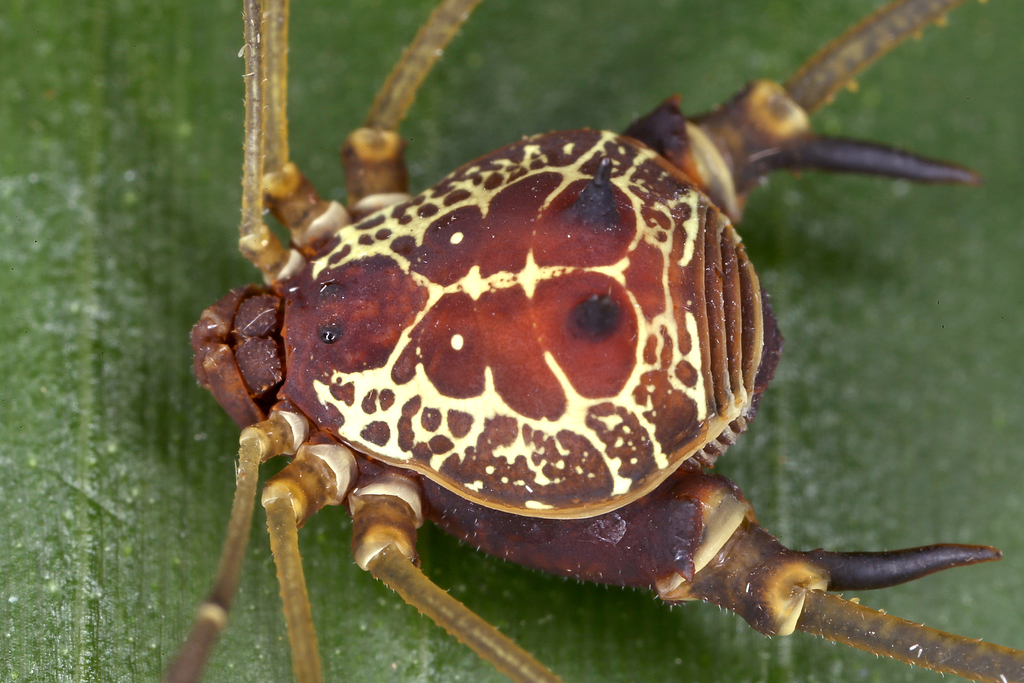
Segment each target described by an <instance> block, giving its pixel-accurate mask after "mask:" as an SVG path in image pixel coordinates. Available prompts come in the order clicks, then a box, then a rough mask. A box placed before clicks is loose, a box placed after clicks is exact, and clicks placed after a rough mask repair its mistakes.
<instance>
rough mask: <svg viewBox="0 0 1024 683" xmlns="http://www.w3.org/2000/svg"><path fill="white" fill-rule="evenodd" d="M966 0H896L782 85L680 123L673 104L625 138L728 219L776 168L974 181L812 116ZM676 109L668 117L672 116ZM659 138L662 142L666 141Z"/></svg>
mask: <svg viewBox="0 0 1024 683" xmlns="http://www.w3.org/2000/svg"><path fill="white" fill-rule="evenodd" d="M963 1H964V0H893V2H890V3H889V4H888V5H886V6H885V7H883V8H882V9H880V10H878V11H877V12H875V13H874V14H872V15H871V16H869V17H868V18H867V19H865V20H864V21H862V22H860V23H859V24H857V25H855V26H853V27H852V28H850V29H849V30H848V31H846V32H845V33H844V34H843V35H841V36H840V37H839V38H837V39H836V40H834V41H832V42H831V43H829V44H828V45H827V46H825V47H824V48H823V49H822V50H821V51H819V52H818V53H817V54H816V55H814V56H813V57H812V58H811V59H809V60H808V61H807V62H806V63H805V64H804V65H803V66H802V67H801V68H800V69H798V70H797V72H796V73H795V74H793V76H792V77H791V78H790V79H789V80H788V81H787V82H786V84H785V85H780V84H778V83H774V82H772V81H765V80H762V81H755V82H753V83H751V84H750V85H749V86H747V87H746V88H744V89H743V90H742V91H741V92H740V93H739V94H737V95H736V97H734V98H733V99H732V100H731V101H729V102H727V103H725V104H724V105H722V106H720V107H718V108H717V109H715V110H714V111H711V112H708V113H707V114H703V115H701V116H697V117H694V118H693V119H691V120H690V121H687V122H685V123H676V122H675V121H674V118H680V119H681V117H682V115H681V114H679V112H678V109H677V108H675V109H674V107H675V105H676V104H678V102H677V101H673V100H670V101H668V102H666V104H665V105H662V107H660V108H659V109H657V110H655V111H654V112H653V113H652V114H651V115H649V116H647V117H645V118H644V119H641V120H639V121H637V122H635V123H634V124H633V125H632V126H630V129H629V130H628V131H627V135H634V136H637V135H638V134H639V135H640V139H642V140H643V141H644V142H646V143H647V144H649V145H652V146H654V147H655V149H658V148H659V147H665V146H667V147H668V151H669V154H667V155H666V156H668V158H669V159H670V160H671V161H672V162H673V163H675V164H676V165H677V166H679V167H680V168H682V169H684V171H686V172H687V173H688V174H689V175H690V176H691V177H692V178H693V179H694V180H695V181H696V182H697V183H698V184H699V185H700V186H701V187H702V189H705V190H706V191H707V192H709V193H710V196H712V198H713V199H714V200H715V202H716V203H717V204H719V206H721V207H722V208H724V209H725V211H726V212H727V213H728V214H729V217H730V218H732V219H733V220H734V221H736V220H739V219H740V217H741V214H742V210H743V204H744V202H745V200H746V195H747V193H748V192H750V191H751V190H752V189H753V188H755V187H757V186H758V185H760V183H761V180H762V179H763V178H764V177H765V176H766V175H768V174H769V173H771V172H772V171H777V170H780V169H790V170H800V169H817V170H823V171H835V172H841V173H866V174H871V175H882V176H889V177H896V178H906V179H909V180H914V181H918V182H929V183H960V184H977V183H979V182H980V181H981V178H980V177H979V176H978V174H977V173H975V172H973V171H971V170H969V169H966V168H964V167H962V166H958V165H956V164H950V163H947V162H944V161H938V160H935V159H929V158H925V157H921V156H918V155H915V154H910V153H908V152H904V151H901V150H898V149H893V148H890V147H885V146H882V145H878V144H874V143H869V142H861V141H858V140H849V139H845V138H829V137H824V136H820V135H816V134H814V132H813V131H812V130H811V126H810V118H809V115H810V113H811V112H813V111H814V110H815V109H817V108H818V107H820V106H822V105H824V104H827V103H828V102H830V101H831V99H832V97H833V96H834V95H835V93H836V91H837V90H838V89H839V88H841V87H843V86H844V85H847V84H849V83H851V82H852V81H853V79H854V77H855V76H856V75H857V74H858V73H859V72H860V71H862V70H863V69H865V68H867V67H868V66H869V65H870V64H871V63H873V62H874V61H875V60H877V59H879V58H880V57H882V55H884V54H885V53H886V52H888V51H889V50H891V49H892V48H893V47H895V46H896V45H898V44H899V43H901V42H902V41H904V40H905V39H906V38H908V37H910V36H912V35H916V34H918V33H920V32H921V31H923V30H924V29H925V27H927V26H928V24H930V23H940V22H941V21H942V19H943V17H944V16H945V14H946V13H947V12H949V11H950V10H952V9H953V8H955V7H956V6H957V5H959V4H961V3H962V2H963ZM673 109H674V111H673ZM666 132H667V133H668V135H666Z"/></svg>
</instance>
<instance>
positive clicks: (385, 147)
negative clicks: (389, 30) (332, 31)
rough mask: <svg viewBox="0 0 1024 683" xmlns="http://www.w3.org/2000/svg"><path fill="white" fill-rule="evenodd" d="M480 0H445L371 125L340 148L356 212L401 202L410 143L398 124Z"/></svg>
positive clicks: (391, 81)
mask: <svg viewBox="0 0 1024 683" xmlns="http://www.w3.org/2000/svg"><path fill="white" fill-rule="evenodd" d="M479 2H480V0H443V2H441V4H440V5H438V6H437V8H436V9H435V10H434V11H433V13H432V14H431V15H430V18H429V19H427V22H426V23H425V24H424V25H423V26H422V28H420V30H419V33H417V34H416V37H415V38H413V41H412V43H410V44H409V47H407V48H406V49H405V52H404V53H403V54H402V58H401V59H400V60H399V61H398V63H397V64H396V65H395V67H394V68H393V69H392V70H391V74H390V75H389V76H388V78H387V80H386V81H385V82H384V86H383V87H382V88H381V89H380V92H378V93H377V97H376V98H375V99H374V102H373V106H372V107H371V108H370V113H369V114H368V115H367V117H366V124H365V125H364V126H363V127H362V128H357V129H356V130H354V131H353V132H352V134H351V135H349V136H348V139H347V140H346V141H345V146H344V147H343V148H342V150H341V161H342V164H343V165H344V167H345V183H346V186H347V188H348V206H349V210H351V211H352V212H353V213H354V214H355V215H356V216H361V215H365V214H366V213H369V212H371V211H374V210H376V209H378V208H381V207H383V206H387V205H389V204H392V203H396V202H397V201H401V200H402V199H403V198H404V196H405V195H406V193H407V192H408V189H409V187H408V184H409V177H408V173H407V171H406V167H405V157H404V155H403V152H404V150H405V142H404V141H403V140H402V139H401V137H399V135H398V133H397V132H396V131H397V130H398V124H399V123H401V121H402V119H403V118H405V114H406V112H407V111H408V110H409V107H410V106H411V105H412V103H413V100H414V99H415V98H416V91H417V90H419V87H420V84H422V83H423V79H424V78H426V77H427V74H428V73H430V69H431V67H433V66H434V63H435V62H436V61H437V60H438V58H439V57H440V56H441V53H442V52H443V51H444V48H445V46H447V45H448V43H449V41H451V39H452V38H453V37H454V36H455V33H456V31H458V30H459V26H461V25H462V23H463V22H464V21H465V20H466V19H468V18H469V15H470V13H471V12H472V11H473V8H474V7H476V6H477V4H479Z"/></svg>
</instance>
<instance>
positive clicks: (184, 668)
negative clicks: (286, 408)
mask: <svg viewBox="0 0 1024 683" xmlns="http://www.w3.org/2000/svg"><path fill="white" fill-rule="evenodd" d="M292 442H293V434H292V427H291V425H290V423H289V422H288V420H287V419H285V418H284V417H282V415H281V414H280V413H273V414H272V415H271V416H270V418H268V419H267V420H265V421H263V422H260V423H258V424H255V425H253V426H251V427H247V428H246V429H245V430H244V431H243V432H242V435H241V436H240V437H239V448H238V469H237V470H236V473H235V484H236V488H235V499H234V502H233V503H232V505H231V518H230V521H229V522H228V533H227V538H226V539H225V541H224V550H223V551H222V552H221V558H220V566H219V567H218V569H217V578H216V579H215V581H214V585H213V589H212V590H211V591H210V595H209V597H207V599H206V601H205V602H204V603H203V604H202V605H200V607H199V610H198V613H197V614H196V619H195V622H194V623H193V625H192V630H191V631H190V632H189V635H188V637H187V638H186V639H185V643H184V644H183V645H182V646H181V649H180V650H178V654H177V656H176V657H175V659H174V662H173V663H172V664H171V666H170V668H168V669H167V673H166V675H165V676H164V681H165V683H193V682H194V681H198V680H199V677H200V675H201V674H202V671H203V668H204V667H205V666H206V662H207V660H208V659H209V657H210V651H211V650H212V649H213V645H214V643H216V641H217V637H218V636H219V635H220V632H221V631H223V630H224V627H225V626H226V625H227V620H228V610H230V609H231V601H232V600H233V599H234V597H235V592H236V590H237V588H238V578H239V575H240V574H241V571H242V559H243V558H244V556H245V546H246V544H247V543H248V541H249V530H250V527H251V526H252V510H253V506H254V504H255V498H256V479H257V470H258V468H259V464H260V463H261V462H263V461H264V460H266V459H267V458H270V457H273V456H275V455H279V454H282V453H288V452H291V451H292V450H294V447H293V444H292Z"/></svg>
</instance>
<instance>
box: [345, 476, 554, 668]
mask: <svg viewBox="0 0 1024 683" xmlns="http://www.w3.org/2000/svg"><path fill="white" fill-rule="evenodd" d="M384 479H385V480H384V481H380V482H374V483H371V484H369V485H368V486H365V487H362V488H361V489H358V490H357V491H355V492H353V494H352V496H350V502H349V504H350V506H351V507H352V510H353V519H354V522H353V537H352V550H353V554H354V555H355V558H356V563H357V564H359V566H360V567H362V568H363V569H366V570H368V571H369V572H370V573H371V574H373V575H374V576H375V577H376V578H378V579H380V580H381V581H383V582H384V583H385V584H387V585H388V586H389V587H390V588H391V589H393V590H394V591H395V592H396V593H398V594H399V595H401V596H402V599H404V600H405V601H406V602H407V603H409V604H410V605H412V606H413V607H415V608H416V609H418V610H419V611H420V612H421V613H422V614H425V615H427V616H428V617H430V618H431V619H433V620H434V622H435V623H436V624H437V625H438V626H441V627H442V628H444V629H445V630H446V631H448V632H449V633H450V634H452V635H453V636H455V637H456V638H457V639H458V640H459V641H461V642H462V643H464V644H465V645H467V646H469V647H470V648H472V649H473V651H474V652H476V653H477V654H478V655H480V657H482V658H483V659H486V660H487V661H488V662H490V663H491V664H493V665H494V667H495V668H496V669H498V670H499V671H501V672H502V673H504V674H505V675H506V676H508V677H509V678H511V679H512V680H513V681H517V682H518V683H560V682H561V679H560V678H559V677H558V676H556V675H555V674H553V673H551V671H549V670H548V669H547V668H546V667H545V666H544V665H543V664H541V663H540V662H538V661H537V660H536V659H534V657H533V656H532V655H530V654H529V653H528V652H526V651H525V650H523V649H522V648H521V647H519V646H518V645H516V644H515V643H514V642H513V641H512V640H511V639H510V638H508V637H507V636H504V635H502V634H501V633H500V632H499V631H498V630H497V629H496V628H494V627H493V626H491V625H490V624H488V623H487V622H486V621H484V620H483V619H482V618H480V617H479V616H477V615H476V614H475V613H474V612H473V611H472V610H470V609H469V608H468V607H466V606H465V605H463V604H462V603H461V602H459V601H458V600H456V599H455V598H453V597H452V596H450V595H449V594H448V593H447V592H445V591H444V590H442V589H440V588H438V587H437V586H436V585H435V584H434V583H433V582H431V581H430V579H428V578H427V577H426V576H425V575H424V574H423V572H421V571H420V570H419V568H418V567H417V566H416V550H415V543H416V528H417V527H418V526H419V525H420V524H422V521H423V520H422V517H421V516H420V515H419V513H418V511H417V510H418V508H419V505H420V494H419V491H418V487H417V486H415V485H414V484H412V482H411V481H410V480H408V479H405V478H404V477H400V476H396V477H392V478H390V480H388V479H389V478H388V477H387V476H385V478H384ZM410 503H411V504H410ZM414 508H415V509H414Z"/></svg>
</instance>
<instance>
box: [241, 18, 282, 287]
mask: <svg viewBox="0 0 1024 683" xmlns="http://www.w3.org/2000/svg"><path fill="white" fill-rule="evenodd" d="M243 20H244V22H245V159H244V161H243V164H242V223H241V225H240V226H239V234H240V237H239V239H238V248H239V250H240V251H241V252H242V255H243V256H245V258H247V259H249V260H250V261H252V263H253V264H254V265H255V266H256V267H257V268H259V269H260V271H261V272H262V273H263V279H264V280H266V281H267V282H270V281H272V280H274V279H275V278H276V277H277V276H278V274H279V273H280V272H281V269H282V268H284V266H285V264H286V263H287V262H288V251H287V250H286V249H285V248H284V245H282V244H281V240H279V239H277V237H276V236H275V235H274V233H272V232H270V229H269V228H267V226H266V225H264V224H263V77H262V74H263V50H262V46H261V44H260V43H261V40H260V25H261V23H262V12H261V10H260V0H245V4H244V10H243Z"/></svg>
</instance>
